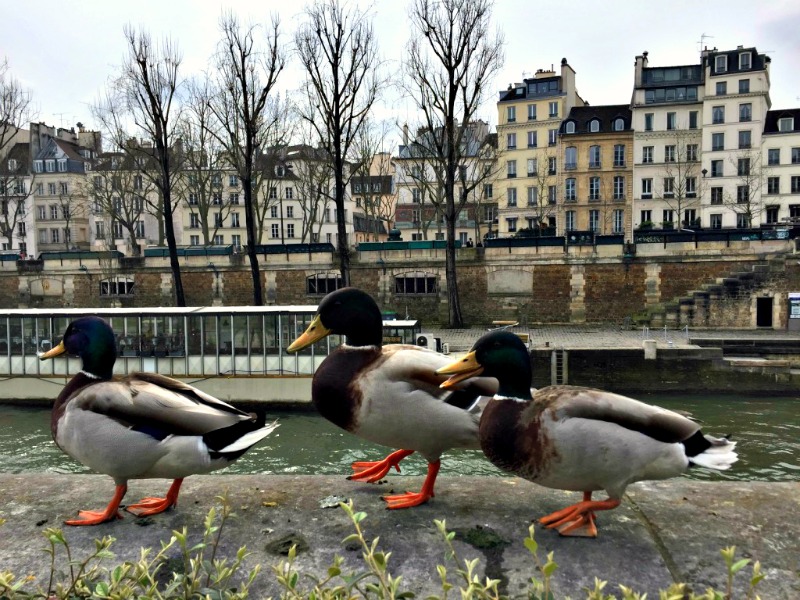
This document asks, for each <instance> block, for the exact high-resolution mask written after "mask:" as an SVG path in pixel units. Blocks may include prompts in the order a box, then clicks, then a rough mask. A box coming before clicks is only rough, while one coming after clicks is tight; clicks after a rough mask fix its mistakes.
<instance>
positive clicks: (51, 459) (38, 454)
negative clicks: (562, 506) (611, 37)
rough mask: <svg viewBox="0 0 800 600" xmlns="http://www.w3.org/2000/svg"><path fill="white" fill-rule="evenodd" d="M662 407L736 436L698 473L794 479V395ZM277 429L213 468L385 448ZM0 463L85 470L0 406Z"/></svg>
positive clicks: (18, 411) (241, 469)
mask: <svg viewBox="0 0 800 600" xmlns="http://www.w3.org/2000/svg"><path fill="white" fill-rule="evenodd" d="M643 399H644V400H645V401H647V402H651V403H653V404H658V405H660V406H663V407H665V408H672V409H681V410H687V411H690V412H691V413H692V414H693V416H694V417H695V418H697V419H699V420H700V421H701V422H702V425H703V429H704V430H705V431H707V432H709V433H711V434H714V435H726V434H730V435H731V436H732V437H733V439H734V440H737V441H738V442H739V445H738V446H737V448H738V450H739V457H740V460H739V462H738V463H737V464H736V465H734V467H733V468H732V469H731V470H730V471H727V472H718V471H709V470H706V469H700V468H694V469H691V470H690V472H689V474H688V475H687V476H688V477H691V478H693V479H702V480H716V481H719V480H762V481H800V423H798V420H797V417H796V414H797V410H798V407H799V406H800V399H797V398H779V399H773V398H743V397H731V396H725V397H708V396H705V397H687V396H681V397H646V398H643ZM268 418H278V419H279V420H280V422H281V427H279V428H278V429H277V430H276V431H275V433H273V434H272V435H271V436H270V437H268V438H267V439H266V440H265V441H264V442H262V443H261V444H260V445H259V446H257V447H256V448H254V449H253V450H251V451H250V452H248V453H247V454H245V455H244V456H243V457H242V458H241V459H239V461H237V462H236V463H235V464H234V465H233V466H231V467H229V468H228V469H225V470H223V471H220V472H219V473H273V474H280V473H294V474H320V475H334V474H338V475H346V474H349V472H350V467H349V465H350V463H351V462H353V461H355V460H376V459H378V458H382V457H383V456H384V455H385V454H386V452H387V449H386V448H384V447H382V446H377V445H374V444H370V443H368V442H365V441H363V440H360V439H359V438H357V437H355V436H353V435H351V434H349V433H346V432H344V431H342V430H340V429H339V428H337V427H336V426H334V425H332V424H330V423H329V422H327V421H325V420H324V419H322V418H321V417H319V416H317V415H316V414H314V413H295V412H281V413H272V414H270V415H269V416H268ZM402 468H403V473H405V474H409V475H424V474H425V470H426V463H425V461H424V460H423V459H422V458H421V457H417V456H412V457H410V458H408V459H406V460H404V461H403V463H402ZM0 471H2V472H6V473H25V472H43V471H49V472H55V473H89V472H90V471H89V470H88V469H86V468H85V467H84V466H83V465H81V464H79V463H77V462H75V461H73V460H72V459H70V458H69V457H67V456H66V455H64V454H63V453H62V452H61V451H60V450H59V449H58V448H56V446H55V444H54V443H53V441H52V439H51V437H50V412H49V410H43V409H32V408H17V407H10V406H0ZM442 474H443V475H444V476H456V475H498V474H500V471H498V470H497V469H496V468H495V467H494V466H492V465H491V464H490V463H489V462H488V461H487V460H486V459H484V457H483V455H482V454H481V453H480V452H478V451H452V452H448V453H447V454H445V456H444V457H443V458H442Z"/></svg>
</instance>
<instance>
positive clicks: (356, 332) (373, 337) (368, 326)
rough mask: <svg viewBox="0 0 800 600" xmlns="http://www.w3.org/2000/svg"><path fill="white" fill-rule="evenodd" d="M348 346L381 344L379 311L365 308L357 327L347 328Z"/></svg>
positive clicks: (381, 321)
mask: <svg viewBox="0 0 800 600" xmlns="http://www.w3.org/2000/svg"><path fill="white" fill-rule="evenodd" d="M347 344H348V345H349V346H356V347H358V346H377V347H378V348H380V347H381V345H383V317H382V316H381V313H380V311H379V310H378V309H377V306H376V307H375V310H374V311H373V310H367V311H366V312H365V313H364V314H362V315H361V316H360V318H359V321H358V326H357V327H351V328H349V331H348V332H347Z"/></svg>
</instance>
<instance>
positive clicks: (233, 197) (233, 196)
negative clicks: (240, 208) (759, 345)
mask: <svg viewBox="0 0 800 600" xmlns="http://www.w3.org/2000/svg"><path fill="white" fill-rule="evenodd" d="M228 200H229V201H230V203H231V204H239V192H231V193H230V194H229V195H228Z"/></svg>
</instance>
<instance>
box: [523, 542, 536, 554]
mask: <svg viewBox="0 0 800 600" xmlns="http://www.w3.org/2000/svg"><path fill="white" fill-rule="evenodd" d="M525 547H526V548H527V549H528V551H529V552H530V553H531V554H536V551H537V550H538V549H539V544H538V542H537V541H536V540H535V539H533V538H525Z"/></svg>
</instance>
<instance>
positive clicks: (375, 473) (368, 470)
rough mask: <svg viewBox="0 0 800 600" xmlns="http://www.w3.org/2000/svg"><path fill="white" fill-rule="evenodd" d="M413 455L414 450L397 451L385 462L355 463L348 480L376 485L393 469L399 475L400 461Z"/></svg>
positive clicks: (385, 459) (384, 460)
mask: <svg viewBox="0 0 800 600" xmlns="http://www.w3.org/2000/svg"><path fill="white" fill-rule="evenodd" d="M411 454H414V451H413V450H395V451H394V452H392V453H391V454H390V455H389V456H387V457H386V458H384V459H383V460H379V461H375V462H370V461H359V462H354V463H353V464H352V465H350V466H351V467H352V468H353V474H352V475H350V477H348V479H352V480H354V481H366V482H367V483H375V482H376V481H380V480H381V479H383V478H384V477H385V476H386V474H387V473H388V472H389V471H390V470H391V468H392V467H394V468H395V469H396V470H397V472H398V473H399V472H400V461H401V460H403V459H404V458H405V457H406V456H409V455H411Z"/></svg>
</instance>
